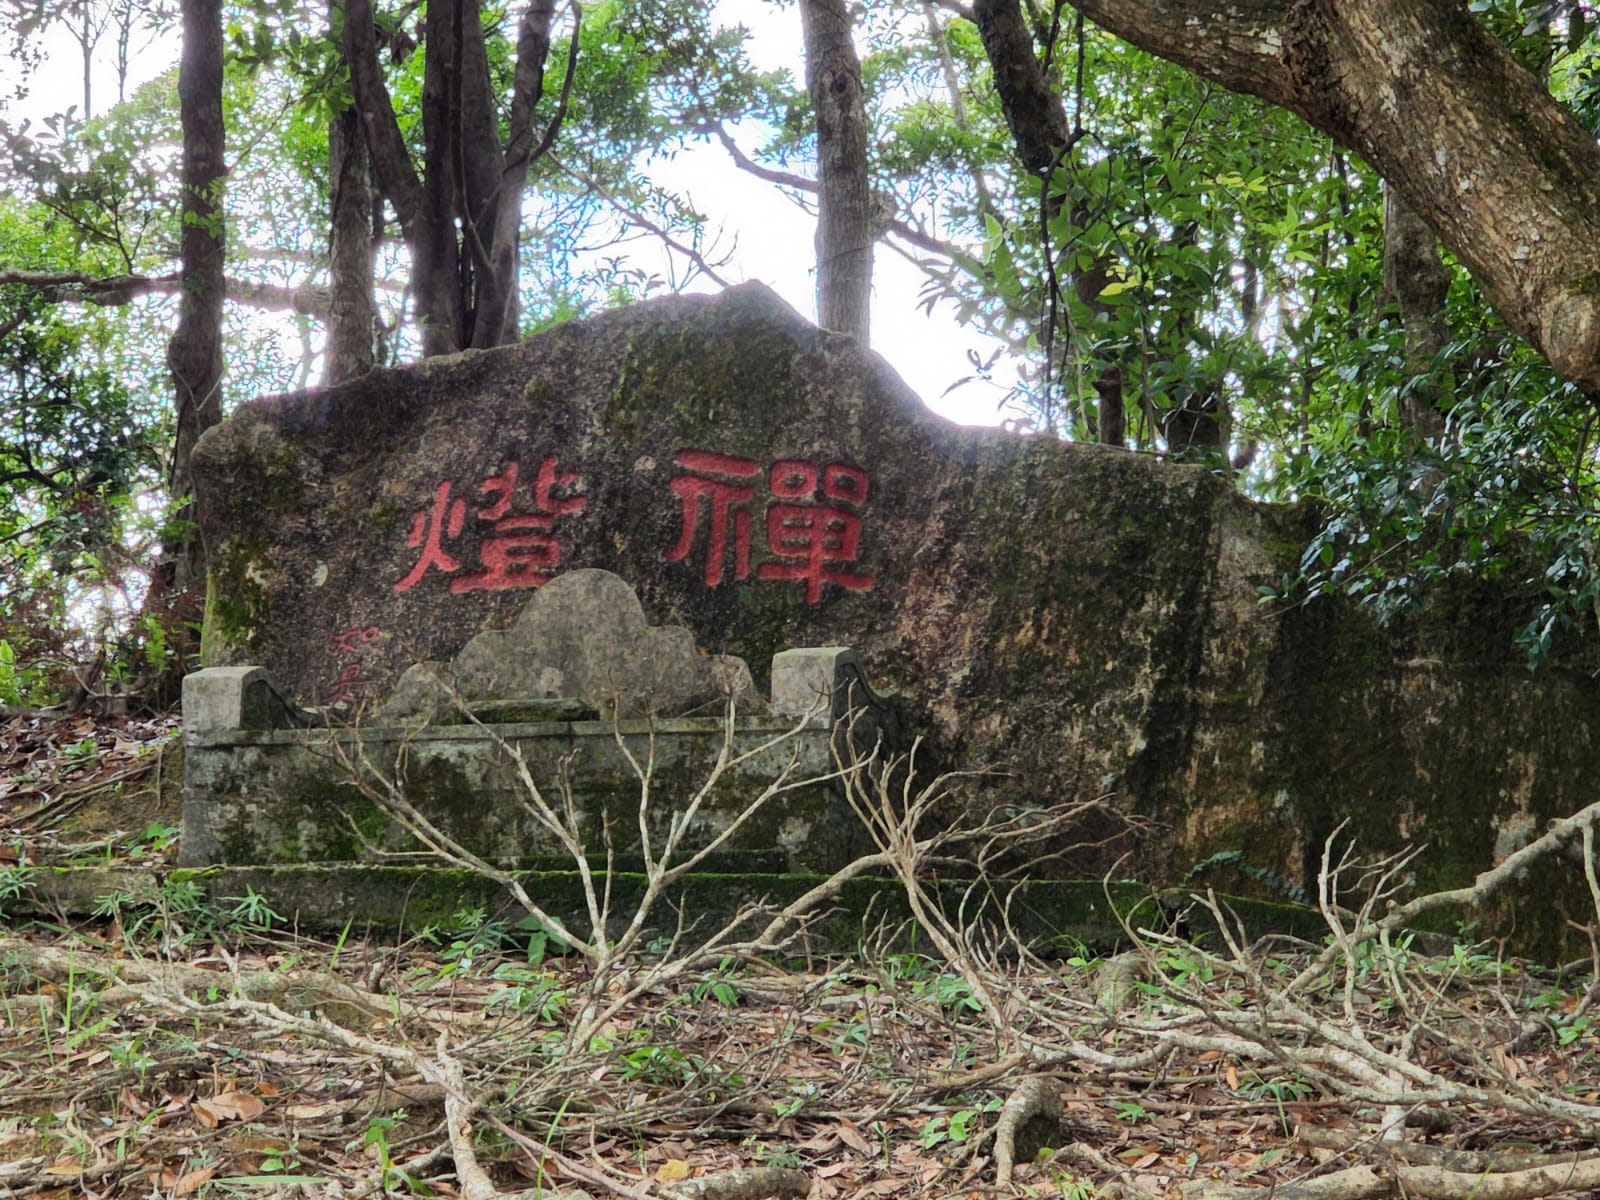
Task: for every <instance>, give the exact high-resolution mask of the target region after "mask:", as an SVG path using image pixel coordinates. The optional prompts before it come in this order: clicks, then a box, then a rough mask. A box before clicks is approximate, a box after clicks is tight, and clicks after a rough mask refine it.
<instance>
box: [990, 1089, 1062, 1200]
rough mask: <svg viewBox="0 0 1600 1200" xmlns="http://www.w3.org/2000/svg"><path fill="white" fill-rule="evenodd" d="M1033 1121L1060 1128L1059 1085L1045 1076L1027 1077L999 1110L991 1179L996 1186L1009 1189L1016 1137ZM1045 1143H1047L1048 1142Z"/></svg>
mask: <svg viewBox="0 0 1600 1200" xmlns="http://www.w3.org/2000/svg"><path fill="white" fill-rule="evenodd" d="M1035 1122H1037V1123H1038V1124H1040V1125H1051V1126H1054V1127H1055V1129H1056V1130H1059V1129H1060V1128H1061V1083H1060V1081H1059V1080H1057V1079H1055V1078H1053V1077H1051V1076H1049V1075H1030V1076H1028V1078H1026V1079H1024V1080H1023V1081H1022V1082H1021V1083H1020V1084H1019V1085H1018V1086H1017V1089H1016V1090H1015V1091H1014V1092H1012V1093H1011V1095H1010V1096H1009V1097H1008V1098H1007V1099H1006V1102H1005V1104H1004V1106H1003V1107H1002V1108H1001V1109H1000V1120H999V1121H998V1122H997V1123H996V1125H995V1129H994V1179H995V1183H996V1184H997V1185H998V1186H1000V1187H1010V1186H1011V1173H1012V1171H1013V1170H1014V1169H1015V1168H1016V1153H1017V1141H1018V1138H1019V1135H1021V1134H1022V1131H1023V1130H1024V1128H1026V1127H1027V1126H1030V1125H1033V1124H1034V1123H1035ZM1045 1144H1047V1145H1048V1144H1049V1142H1048V1139H1046V1142H1045ZM1030 1157H1031V1156H1030Z"/></svg>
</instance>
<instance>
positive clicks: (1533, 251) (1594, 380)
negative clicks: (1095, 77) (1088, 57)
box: [1077, 0, 1600, 400]
mask: <svg viewBox="0 0 1600 1200" xmlns="http://www.w3.org/2000/svg"><path fill="white" fill-rule="evenodd" d="M1077 3H1078V6H1079V7H1080V8H1081V9H1082V10H1083V12H1084V14H1085V15H1086V16H1088V17H1089V18H1091V19H1092V20H1094V21H1096V22H1097V23H1099V24H1100V25H1102V26H1104V27H1105V28H1106V29H1109V30H1110V31H1111V32H1113V33H1115V34H1117V35H1118V36H1119V37H1122V38H1125V39H1127V40H1128V41H1129V42H1132V43H1133V44H1134V45H1135V46H1139V47H1141V48H1143V49H1145V50H1148V51H1149V52H1151V53H1152V54H1156V55H1159V56H1160V57H1162V58H1166V59H1168V60H1170V61H1172V62H1175V63H1177V64H1179V65H1180V66H1184V67H1187V68H1189V69H1190V70H1192V71H1195V72H1196V73H1197V74H1200V75H1202V76H1204V77H1206V78H1208V79H1212V80H1215V81H1216V82H1218V83H1220V84H1222V85H1223V86H1224V87H1227V88H1229V89H1231V90H1233V91H1237V92H1247V93H1249V94H1251V95H1255V96H1259V97H1261V98H1262V99H1264V100H1268V101H1270V102H1272V103H1273V104H1277V105H1280V106H1282V107H1283V108H1286V109H1288V110H1289V111H1290V112H1293V113H1295V114H1297V115H1298V116H1300V117H1302V118H1303V119H1305V120H1306V121H1308V122H1310V123H1311V124H1312V125H1314V126H1316V127H1317V128H1318V129H1321V130H1323V131H1325V132H1327V133H1329V134H1331V135H1332V136H1333V137H1334V138H1335V139H1336V140H1337V141H1339V142H1341V143H1343V144H1344V145H1347V146H1349V147H1351V148H1352V149H1354V150H1356V151H1358V152H1359V153H1361V154H1362V155H1363V156H1365V157H1366V158H1367V160H1368V161H1369V162H1371V163H1372V165H1373V166H1374V167H1375V168H1377V170H1378V172H1379V173H1380V174H1381V175H1382V176H1383V177H1384V179H1385V180H1387V181H1388V182H1389V183H1390V184H1391V185H1392V186H1393V187H1394V189H1395V191H1396V193H1397V194H1398V195H1399V197H1400V199H1401V200H1403V201H1404V202H1405V203H1406V204H1407V205H1408V206H1409V207H1410V208H1411V209H1412V210H1413V211H1415V212H1416V214H1417V215H1418V216H1419V217H1421V218H1422V219H1423V220H1424V221H1426V222H1427V224H1428V225H1429V226H1430V227H1431V228H1432V229H1433V230H1434V231H1435V232H1436V233H1437V234H1438V235H1439V238H1440V240H1442V241H1443V242H1444V244H1445V245H1446V246H1448V247H1449V248H1450V250H1451V251H1452V252H1453V253H1454V254H1455V255H1456V257H1457V258H1459V259H1460V260H1461V262H1462V263H1463V264H1464V265H1465V266H1466V267H1467V269H1468V270H1470V271H1471V272H1472V274H1473V276H1474V278H1476V279H1477V281H1478V283H1479V285H1480V286H1481V287H1482V288H1483V290H1484V293H1485V294H1486V296H1487V297H1488V299H1489V301H1490V303H1492V304H1493V305H1494V306H1495V308H1496V310H1497V311H1498V312H1499V313H1500V315H1501V316H1502V317H1503V318H1504V319H1505V320H1506V322H1507V323H1508V324H1509V325H1510V326H1511V327H1512V328H1513V329H1515V330H1516V331H1517V332H1518V333H1519V334H1521V335H1522V336H1523V337H1525V338H1527V339H1528V341H1529V342H1531V343H1532V344H1533V346H1534V347H1535V348H1536V349H1537V350H1538V351H1539V352H1540V353H1541V354H1543V355H1544V356H1545V357H1546V358H1547V359H1548V360H1549V361H1550V363H1551V365H1552V366H1553V367H1554V368H1555V369H1556V371H1557V372H1558V373H1559V374H1560V375H1561V376H1562V377H1563V378H1565V379H1568V380H1570V381H1572V382H1573V383H1576V384H1578V385H1579V386H1580V387H1582V388H1583V389H1584V391H1585V392H1586V393H1587V394H1588V395H1589V396H1590V397H1591V398H1594V399H1597V400H1600V148H1597V147H1596V144H1595V140H1594V137H1593V135H1592V134H1591V133H1590V132H1589V131H1588V130H1587V129H1586V128H1584V126H1583V123H1582V122H1581V121H1579V120H1578V119H1577V117H1576V116H1574V115H1573V114H1572V113H1571V112H1570V111H1569V110H1567V109H1566V108H1564V107H1563V106H1562V105H1561V104H1559V103H1558V102H1557V101H1556V100H1555V99H1554V98H1553V97H1552V96H1551V95H1550V93H1549V91H1548V90H1547V89H1546V88H1545V86H1544V85H1543V83H1541V82H1540V80H1539V79H1538V78H1537V77H1536V76H1535V75H1533V74H1532V73H1531V72H1529V71H1528V70H1527V69H1526V68H1524V67H1523V66H1522V65H1521V64H1520V63H1519V62H1518V61H1517V60H1516V57H1515V56H1514V55H1513V54H1512V53H1511V51H1510V50H1508V49H1507V48H1506V47H1504V46H1502V45H1501V44H1500V43H1499V42H1497V41H1496V40H1495V39H1494V38H1493V37H1492V36H1491V35H1490V34H1489V32H1488V31H1487V30H1486V29H1485V28H1484V27H1483V26H1482V25H1481V24H1480V23H1479V22H1478V21H1477V20H1476V19H1475V18H1474V17H1473V16H1472V14H1471V12H1470V11H1468V8H1467V4H1466V2H1465V0H1340V2H1339V3H1334V2H1333V0H1233V2H1232V3H1229V4H1227V5H1218V4H1214V3H1212V2H1211V0H1077Z"/></svg>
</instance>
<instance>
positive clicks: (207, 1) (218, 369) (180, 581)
mask: <svg viewBox="0 0 1600 1200" xmlns="http://www.w3.org/2000/svg"><path fill="white" fill-rule="evenodd" d="M181 11H182V20H183V52H182V57H181V59H180V60H179V64H178V114H179V121H180V123H181V127H182V130H183V168H182V171H183V236H182V241H181V245H180V253H181V257H182V281H183V292H182V299H181V301H180V303H179V311H178V327H177V330H176V331H175V332H174V333H173V335H172V340H171V342H170V343H168V346H167V365H168V367H169V369H170V370H171V372H172V383H173V387H174V389H175V392H176V399H177V418H178V420H177V425H178V430H177V439H176V444H175V445H174V447H173V456H172V471H171V475H170V479H169V483H170V491H171V495H172V496H173V497H174V498H175V499H179V500H182V501H183V505H182V507H181V508H180V509H179V511H178V516H179V518H180V522H179V523H180V525H181V526H182V527H183V528H184V529H185V532H184V533H182V534H181V535H180V541H179V543H178V545H177V546H175V547H171V548H170V549H172V550H173V551H174V554H173V579H172V582H173V584H174V586H175V587H176V589H177V590H178V591H180V592H182V591H187V590H191V589H193V590H198V588H199V586H200V585H201V584H202V583H203V581H204V578H205V551H204V548H203V547H202V545H201V543H200V539H199V536H198V535H197V534H196V533H195V532H193V528H194V527H193V524H192V519H193V500H192V499H191V498H190V497H191V493H192V492H193V490H194V481H193V476H192V475H191V474H190V471H189V459H190V455H191V454H192V453H193V451H194V445H195V443H196V442H197V441H199V440H200V435H201V434H202V433H204V432H205V431H206V430H207V429H210V428H211V427H212V426H213V425H216V424H217V423H219V422H220V421H221V420H222V301H223V291H224V284H223V274H222V271H223V261H224V243H223V214H222V189H223V184H224V181H225V177H226V175H227V167H226V165H225V163H224V161H223V149H224V133H223V124H222V2H221V0H183V4H182V10H181Z"/></svg>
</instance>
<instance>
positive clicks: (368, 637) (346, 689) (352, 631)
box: [328, 625, 383, 703]
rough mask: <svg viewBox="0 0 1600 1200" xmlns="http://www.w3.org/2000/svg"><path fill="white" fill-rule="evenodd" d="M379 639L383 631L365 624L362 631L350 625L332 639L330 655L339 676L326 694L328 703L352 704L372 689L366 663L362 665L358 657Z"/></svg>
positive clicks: (360, 628)
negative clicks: (337, 667)
mask: <svg viewBox="0 0 1600 1200" xmlns="http://www.w3.org/2000/svg"><path fill="white" fill-rule="evenodd" d="M382 636H383V631H382V630H381V629H379V628H378V627H377V626H376V625H368V626H366V627H365V628H363V627H362V626H360V625H352V626H350V627H349V628H348V629H341V630H339V631H338V632H337V633H335V634H334V635H333V636H332V638H331V639H330V642H331V646H330V648H329V653H330V654H331V656H332V658H333V661H334V663H335V665H338V666H339V677H338V678H337V679H335V680H334V683H333V691H332V692H331V693H329V695H328V700H329V702H330V703H338V702H339V701H346V702H349V703H354V702H355V701H357V700H359V699H360V698H361V696H362V694H363V693H364V692H365V691H366V690H367V689H368V688H370V687H371V686H372V684H373V680H372V679H370V678H368V676H367V669H366V664H364V663H363V662H361V654H362V651H363V649H364V648H365V647H367V646H370V645H371V644H372V643H373V642H375V641H377V640H378V639H379V638H380V637H382ZM351 660H353V661H351Z"/></svg>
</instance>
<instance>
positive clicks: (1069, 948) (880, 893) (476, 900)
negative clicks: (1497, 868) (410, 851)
mask: <svg viewBox="0 0 1600 1200" xmlns="http://www.w3.org/2000/svg"><path fill="white" fill-rule="evenodd" d="M519 877H520V878H521V880H522V882H523V884H524V886H525V887H527V889H528V891H529V894H530V895H532V896H533V897H534V898H535V899H536V900H537V901H538V902H539V903H540V904H542V905H545V906H546V909H547V911H549V912H551V913H552V915H554V916H557V917H559V918H560V919H561V920H563V921H570V922H571V923H572V924H573V925H574V926H575V927H581V926H582V924H583V922H584V921H585V920H586V917H585V909H584V905H583V902H582V892H581V886H582V885H581V881H580V877H579V875H578V873H577V872H576V871H557V870H548V871H525V872H519ZM822 878H823V877H822V876H820V875H807V874H758V873H749V872H740V873H738V874H722V873H714V872H705V873H700V874H695V875H691V876H689V877H687V878H686V879H684V880H683V882H682V883H681V884H680V885H679V887H678V888H677V889H675V891H674V892H672V893H671V894H669V895H668V896H667V897H665V898H664V899H663V901H662V903H661V905H660V908H659V913H660V922H661V923H660V931H661V932H663V933H671V932H674V931H675V927H676V924H677V909H678V906H679V905H684V906H687V907H688V908H689V910H690V911H694V912H697V913H698V914H699V918H700V920H701V922H702V923H703V925H704V927H706V928H708V929H709V928H714V927H718V926H720V925H722V924H725V923H726V922H727V921H728V920H729V919H731V918H732V917H733V916H734V915H735V913H736V912H737V911H738V909H739V908H740V906H742V905H746V904H757V903H765V904H769V905H771V906H773V907H777V906H781V905H782V904H784V903H787V902H789V901H792V900H794V899H795V898H797V897H799V896H801V895H803V894H804V893H805V892H806V891H807V890H809V889H810V888H812V887H815V886H816V885H817V884H818V883H820V882H821V881H822ZM165 879H166V880H167V881H169V882H178V883H186V882H192V883H194V884H197V885H198V886H199V887H200V888H201V889H202V890H203V892H204V893H205V895H206V896H207V898H208V899H209V900H210V901H211V902H212V903H213V904H216V905H218V906H222V905H223V904H224V902H226V901H231V899H232V898H235V897H239V896H243V895H246V894H248V892H250V891H254V892H255V893H256V894H258V895H260V896H262V897H264V898H265V899H266V901H267V902H268V903H269V904H270V905H271V906H272V907H273V908H274V909H275V910H276V911H278V912H280V913H282V914H283V915H284V916H285V917H286V918H288V920H289V922H290V924H291V926H292V927H293V928H294V929H296V930H299V931H301V932H305V933H310V934H338V933H339V932H340V931H342V930H344V929H346V928H347V927H348V928H350V929H353V930H359V931H363V932H370V933H376V934H380V935H382V936H385V937H398V936H403V935H409V934H413V933H415V932H417V931H419V930H421V929H423V928H426V927H428V926H441V927H450V926H453V925H454V924H456V921H455V917H456V914H457V913H459V912H460V911H461V910H463V909H473V908H482V909H484V910H486V911H488V912H489V913H490V914H491V915H495V916H510V917H513V918H517V917H520V916H521V915H523V914H521V911H520V910H519V909H517V908H516V906H515V904H514V903H513V902H512V901H511V900H510V898H509V897H508V896H507V895H506V893H505V890H504V889H503V888H501V887H500V886H499V885H498V884H496V883H494V882H492V881H490V880H487V879H484V878H482V877H481V876H477V875H474V874H472V873H470V872H467V871H461V870H452V869H447V868H441V867H424V866H367V865H362V864H356V863H334V864H326V865H318V866H279V867H248V866H245V867H240V866H227V867H207V868H202V869H184V868H180V869H177V870H174V871H171V872H170V873H168V874H167V875H166V876H165ZM157 885H158V877H157V875H156V874H155V873H154V872H151V871H149V870H146V869H143V868H134V867H115V868H107V867H104V866H100V865H96V866H85V867H54V868H51V867H46V868H43V869H41V870H40V871H39V873H38V874H37V875H36V876H35V878H34V886H33V887H32V888H30V889H29V891H28V892H27V893H25V894H24V896H22V897H19V898H18V899H17V900H15V901H13V902H11V904H10V905H8V908H9V910H10V912H11V914H12V915H14V916H15V915H29V914H32V915H45V914H50V915H68V916H85V915H88V914H89V913H91V912H92V911H93V909H94V907H95V903H96V901H97V900H99V898H100V897H101V896H104V895H106V894H108V893H110V892H113V891H118V892H124V893H126V894H128V895H130V896H132V897H134V898H135V899H137V898H138V897H140V896H141V895H145V894H152V895H153V893H154V891H155V889H156V887H157ZM611 885H612V896H613V903H614V904H616V905H617V906H618V907H619V909H622V910H627V909H628V906H629V905H630V904H632V903H633V902H634V901H635V900H636V899H637V897H638V895H639V894H640V892H641V890H642V888H643V886H644V878H643V876H642V875H639V874H634V873H626V872H617V873H616V874H615V875H614V876H613V877H612V880H611ZM937 888H938V893H939V897H940V899H941V900H942V902H943V903H944V904H945V907H946V908H947V910H949V911H951V912H954V911H955V910H956V908H957V907H959V906H961V905H962V902H963V899H964V898H965V897H966V896H967V893H968V892H969V890H970V888H971V881H969V880H957V879H951V880H941V881H939V883H938V885H937ZM1221 899H1222V900H1223V902H1224V903H1225V904H1226V905H1227V906H1228V907H1229V908H1230V909H1231V910H1232V911H1233V912H1234V913H1236V914H1237V915H1238V916H1239V917H1240V918H1241V919H1242V920H1243V921H1244V924H1245V926H1246V928H1247V929H1248V930H1249V931H1250V934H1251V936H1262V935H1265V934H1269V933H1273V934H1287V935H1290V936H1297V937H1302V938H1308V939H1314V938H1317V937H1319V936H1320V934H1321V933H1322V932H1325V929H1324V927H1323V925H1322V921H1321V918H1320V917H1319V916H1318V915H1317V913H1316V912H1315V911H1313V910H1312V909H1309V908H1305V907H1302V906H1299V905H1293V904H1286V903H1283V904H1280V903H1269V902H1263V901H1258V900H1247V899H1240V898H1237V897H1221ZM965 911H967V912H968V913H969V914H970V913H972V907H971V905H970V904H968V905H967V906H966V910H965ZM995 911H996V910H995V907H994V904H993V902H991V903H990V904H989V905H987V906H984V907H982V908H980V909H979V910H978V911H977V914H976V917H977V919H979V920H983V919H985V918H986V917H990V916H993V915H994V913H995ZM1010 918H1011V922H1012V924H1013V926H1014V928H1015V929H1016V930H1017V932H1018V933H1019V934H1021V935H1022V936H1023V937H1025V938H1027V939H1028V940H1029V944H1030V947H1031V948H1033V949H1035V950H1039V951H1042V952H1045V953H1049V952H1051V951H1056V952H1076V951H1077V950H1078V949H1079V948H1088V949H1091V950H1096V951H1104V950H1110V949H1112V948H1114V947H1117V946H1120V945H1124V944H1126V941H1127V935H1126V932H1125V930H1124V928H1123V923H1124V922H1128V923H1130V924H1133V925H1135V926H1144V927H1147V928H1148V927H1156V928H1163V927H1166V926H1167V925H1169V924H1171V923H1172V922H1174V921H1181V922H1182V924H1183V926H1184V927H1185V929H1186V931H1187V932H1189V933H1190V934H1191V935H1192V936H1200V935H1203V934H1204V933H1205V932H1206V931H1207V930H1208V929H1209V928H1210V927H1211V924H1210V921H1209V917H1208V914H1206V913H1205V912H1204V911H1203V910H1198V909H1197V906H1194V905H1193V904H1192V903H1191V896H1190V894H1189V893H1185V892H1178V891H1175V890H1168V891H1166V892H1161V893H1159V894H1158V893H1153V892H1151V890H1150V889H1149V888H1146V887H1144V886H1142V885H1140V884H1137V883H1132V882H1115V883H1107V882H1106V881H1103V880H1071V881H1043V880H1041V881H1034V882H1029V883H1022V884H1019V885H1018V886H1017V890H1016V894H1015V895H1014V896H1012V898H1011V901H1010ZM909 919H910V914H909V912H908V910H907V907H906V902H905V895H904V892H903V891H902V890H901V888H900V885H899V884H898V883H897V882H896V881H894V880H892V879H884V878H866V877H864V878H859V879H855V880H852V881H850V882H849V883H848V884H846V885H845V887H844V888H843V889H842V890H841V892H840V894H839V896H838V897H837V899H836V900H835V901H834V903H833V904H832V905H831V906H830V907H829V908H828V909H827V911H826V913H825V915H824V916H823V918H822V919H821V920H820V921H818V922H817V923H816V924H815V925H814V926H813V927H812V929H811V931H810V934H809V936H808V938H807V940H806V942H805V943H804V945H805V949H806V950H807V951H808V952H814V953H823V954H827V953H854V952H856V951H857V950H859V948H860V946H861V944H862V942H863V941H864V940H865V939H868V938H875V937H876V936H877V935H878V934H879V933H880V932H881V931H885V930H891V929H893V928H894V927H896V926H901V925H904V924H905V923H906V922H908V921H909ZM897 940H899V941H902V942H903V941H905V939H904V938H900V939H897Z"/></svg>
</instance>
